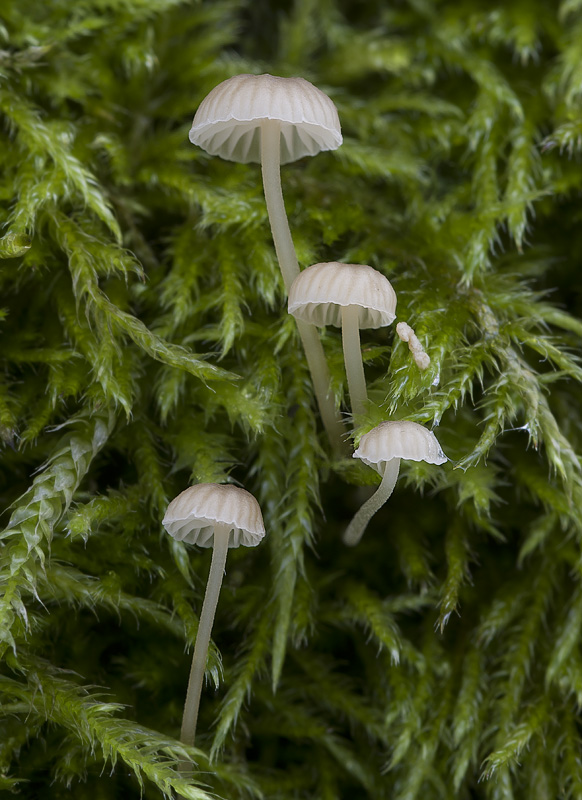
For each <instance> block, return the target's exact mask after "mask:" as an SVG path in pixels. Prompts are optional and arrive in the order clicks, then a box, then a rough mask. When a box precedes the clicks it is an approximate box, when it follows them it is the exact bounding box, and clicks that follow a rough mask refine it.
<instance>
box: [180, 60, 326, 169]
mask: <svg viewBox="0 0 582 800" xmlns="http://www.w3.org/2000/svg"><path fill="white" fill-rule="evenodd" d="M266 120H278V121H279V122H280V123H281V163H282V164H287V163H289V162H290V161H297V159H298V158H303V156H314V155H316V154H317V153H319V152H321V151H322V150H335V149H336V148H338V147H339V146H340V144H341V143H342V134H341V128H340V122H339V117H338V114H337V109H336V107H335V105H334V104H333V101H332V100H330V98H329V97H328V96H327V95H326V94H324V93H323V92H322V91H321V90H320V89H317V88H316V87H315V86H314V85H313V84H312V83H309V81H306V80H305V78H279V77H276V76H274V75H268V74H267V75H235V76H234V77H233V78H228V80H226V81H223V82H222V83H219V84H218V86H215V87H214V89H212V91H211V92H210V93H209V94H208V95H207V96H206V97H205V98H204V100H203V101H202V102H201V103H200V106H199V107H198V111H197V112H196V114H195V115H194V121H193V122H192V128H191V130H190V141H191V142H192V144H196V145H198V146H199V147H202V148H203V149H204V150H206V152H207V153H210V155H212V156H221V158H225V159H226V160H227V161H239V162H241V163H243V164H248V163H251V162H253V163H256V164H260V163H261V125H262V123H263V122H265V121H266Z"/></svg>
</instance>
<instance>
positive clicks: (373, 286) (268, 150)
mask: <svg viewBox="0 0 582 800" xmlns="http://www.w3.org/2000/svg"><path fill="white" fill-rule="evenodd" d="M190 141H191V142H192V143H193V144H195V145H198V146H199V147H202V148H203V149H204V150H206V151H207V152H208V153H210V154H211V155H218V156H221V157H222V158H224V159H226V160H228V161H238V162H241V163H250V162H254V163H260V164H261V170H262V175H263V187H264V191H265V200H266V204H267V211H268V214H269V221H270V224H271V231H272V234H273V240H274V244H275V250H276V253H277V259H278V261H279V265H280V268H281V273H282V276H283V282H284V284H285V288H286V290H287V294H288V298H289V302H288V309H289V313H290V314H293V316H294V317H295V319H296V321H297V327H298V330H299V335H300V338H301V341H302V344H303V348H304V351H305V356H306V360H307V363H308V366H309V369H310V372H311V377H312V381H313V387H314V392H315V396H316V399H317V403H318V407H319V411H320V415H321V419H322V423H323V425H324V428H325V430H326V433H327V435H328V437H329V440H330V443H331V446H332V448H333V450H334V452H336V453H338V452H341V449H342V446H343V445H344V443H345V440H346V438H347V434H346V431H345V428H344V425H343V422H342V420H341V417H340V415H339V412H338V410H337V409H336V407H335V403H334V400H333V397H332V394H331V388H330V374H329V369H328V366H327V361H326V358H325V353H324V351H323V347H322V344H321V340H320V338H319V334H318V332H317V327H323V326H326V325H334V326H337V327H341V329H342V342H343V352H344V361H345V368H346V375H347V381H348V391H349V397H350V404H351V411H352V419H353V420H354V421H355V422H358V421H359V420H362V419H363V418H365V414H366V410H367V404H368V396H367V391H366V381H365V377H364V367H363V362H362V353H361V349H360V333H359V331H360V329H361V328H379V327H382V326H385V325H390V324H391V323H392V322H393V321H394V319H395V318H396V313H395V312H396V293H395V291H394V289H393V288H392V285H391V284H390V282H389V281H388V280H387V278H386V277H385V276H384V275H382V274H381V273H380V272H378V271H377V270H375V269H373V268H372V267H369V266H366V265H363V264H343V263H339V262H328V263H322V264H314V265H313V266H310V267H307V269H304V270H302V271H301V270H300V269H299V265H298V263H297V256H296V254H295V248H294V246H293V240H292V238H291V232H290V229H289V222H288V219H287V214H286V212H285V206H284V203H283V192H282V188H281V172H280V166H281V164H285V163H288V162H291V161H296V160H297V159H299V158H303V157H304V156H313V155H316V154H317V153H319V152H321V151H323V150H335V149H336V148H338V147H339V146H340V145H341V143H342V135H341V129H340V123H339V118H338V113H337V109H336V107H335V105H334V104H333V102H332V100H331V99H330V98H329V97H328V96H327V95H326V94H324V93H323V92H322V91H321V90H319V89H317V88H316V87H315V86H313V85H312V84H311V83H309V82H308V81H306V80H305V79H304V78H280V77H274V76H272V75H236V76H235V77H233V78H229V79H228V80H226V81H223V82H222V83H220V84H219V85H218V86H216V87H215V88H214V89H213V90H212V91H211V92H210V94H209V95H208V96H207V97H206V98H205V99H204V100H203V101H202V103H201V104H200V107H199V108H198V111H197V112H196V115H195V117H194V122H193V124H192V129H191V131H190ZM397 334H398V336H399V337H400V338H401V339H402V341H404V342H407V343H408V346H409V349H410V352H411V354H412V357H413V358H414V360H415V362H416V364H417V365H418V367H419V369H426V368H427V367H428V366H429V364H430V359H429V357H428V355H427V354H426V353H425V352H424V350H423V347H422V345H421V343H420V342H419V340H418V338H417V336H416V335H415V333H414V331H413V330H412V328H411V327H410V326H409V325H407V323H405V322H400V323H399V324H398V325H397ZM353 457H354V458H359V459H361V460H362V461H363V462H364V463H365V464H367V465H368V466H370V467H372V468H373V469H375V470H376V471H377V472H378V473H379V474H380V475H381V476H382V481H381V483H380V486H379V487H378V489H377V490H376V492H375V493H374V494H373V495H372V497H370V498H369V499H368V500H367V501H366V502H365V503H364V504H363V506H362V507H361V508H360V510H359V511H358V512H357V514H356V515H355V516H354V518H353V520H352V521H351V522H350V524H349V525H348V527H347V529H346V531H345V533H344V542H345V543H346V544H347V545H356V544H357V543H358V542H359V541H360V539H361V537H362V534H363V533H364V530H365V529H366V526H367V524H368V522H369V521H370V519H371V518H372V516H373V515H374V514H375V513H376V511H378V509H379V508H380V507H381V506H382V505H383V504H384V503H385V502H386V501H387V500H388V498H389V497H390V495H391V494H392V491H393V489H394V486H395V484H396V480H397V478H398V472H399V468H400V461H401V459H410V460H413V461H426V462H428V463H429V464H443V463H444V462H445V461H446V460H447V459H446V456H445V455H444V453H443V451H442V449H441V447H440V445H439V443H438V441H437V439H436V437H435V435H434V433H432V432H431V431H429V430H427V429H426V428H424V427H423V426H422V425H419V424H418V423H416V422H408V421H402V420H399V421H386V422H382V423H381V424H380V425H378V426H377V427H375V428H373V429H372V430H371V431H369V432H368V433H366V434H364V435H363V436H362V437H361V439H360V442H359V446H358V449H357V450H356V451H355V452H354V454H353ZM163 525H164V527H165V528H166V530H167V531H168V533H169V534H170V535H171V536H173V537H174V538H175V539H177V540H179V541H184V542H188V543H190V544H198V545H200V546H201V547H212V548H213V551H212V563H211V567H210V574H209V577H208V583H207V587H206V593H205V595H204V602H203V605H202V612H201V614H200V624H199V628H198V633H197V636H196V644H195V647H194V656H193V660H192V669H191V672H190V680H189V683H188V691H187V696H186V704H185V707H184V716H183V720H182V731H181V740H182V742H184V743H185V744H189V745H192V744H194V738H195V734H196V722H197V718H198V707H199V704H200V694H201V690H202V684H203V680H204V672H205V668H206V659H207V654H208V645H209V643H210V633H211V630H212V624H213V621H214V615H215V612H216V606H217V603H218V595H219V593H220V587H221V583H222V577H223V573H224V567H225V563H226V555H227V551H228V548H229V547H238V546H239V545H240V544H242V545H246V546H247V547H254V546H255V545H257V544H258V543H259V542H260V541H261V539H262V538H263V536H264V535H265V527H264V523H263V518H262V514H261V509H260V507H259V504H258V503H257V501H256V499H255V498H254V497H253V495H251V494H250V493H249V492H247V491H245V490H244V489H241V488H238V487H236V486H233V485H231V484H227V485H221V484H208V483H203V484H198V485H196V486H191V487H189V488H188V489H186V490H185V491H183V492H182V493H181V494H179V495H178V497H176V498H175V499H174V500H172V502H171V503H170V505H169V506H168V509H167V511H166V514H165V516H164V519H163Z"/></svg>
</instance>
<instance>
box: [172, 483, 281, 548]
mask: <svg viewBox="0 0 582 800" xmlns="http://www.w3.org/2000/svg"><path fill="white" fill-rule="evenodd" d="M218 524H226V525H230V526H232V530H231V532H230V538H229V540H228V546H229V547H238V546H239V545H241V544H243V545H245V547H255V546H256V545H257V544H258V543H259V542H260V541H261V539H262V538H263V536H264V535H265V525H264V523H263V515H262V514H261V509H260V506H259V504H258V503H257V501H256V500H255V498H254V497H253V495H252V494H251V493H250V492H247V491H245V489H239V488H238V487H237V486H231V485H230V484H219V483H199V484H198V485H197V486H190V487H189V488H188V489H185V490H184V491H183V492H181V493H180V494H179V495H178V497H175V498H174V499H173V500H172V502H171V503H170V505H169V506H168V509H167V511H166V514H165V516H164V519H163V520H162V525H163V526H164V528H165V529H166V530H167V531H168V533H169V534H170V536H173V537H174V539H177V540H178V541H179V542H188V543H189V544H197V545H200V547H212V544H213V540H214V526H215V525H218Z"/></svg>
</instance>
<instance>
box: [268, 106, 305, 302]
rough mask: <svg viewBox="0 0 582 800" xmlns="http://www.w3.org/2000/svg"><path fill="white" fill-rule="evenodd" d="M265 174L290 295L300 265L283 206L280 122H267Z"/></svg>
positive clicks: (274, 236)
mask: <svg viewBox="0 0 582 800" xmlns="http://www.w3.org/2000/svg"><path fill="white" fill-rule="evenodd" d="M261 170H262V173H263V189H264V192H265V202H266V203H267V213H268V214H269V222H270V224H271V232H272V234H273V241H274V243H275V252H276V253H277V260H278V261H279V267H280V269H281V274H282V275H283V283H284V284H285V289H286V290H287V294H289V289H290V288H291V284H292V283H293V281H294V280H295V278H296V277H297V276H298V275H299V264H298V263H297V255H296V254H295V247H294V245H293V239H292V238H291V231H290V230H289V220H288V219H287V212H286V211H285V203H284V202H283V189H282V187H281V123H280V122H279V121H278V120H273V119H272V120H265V121H264V123H263V125H262V128H261Z"/></svg>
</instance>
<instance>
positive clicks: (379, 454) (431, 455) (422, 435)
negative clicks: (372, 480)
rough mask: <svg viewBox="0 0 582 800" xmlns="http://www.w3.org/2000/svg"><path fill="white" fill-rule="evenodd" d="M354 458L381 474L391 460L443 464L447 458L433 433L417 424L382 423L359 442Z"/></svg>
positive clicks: (402, 422)
mask: <svg viewBox="0 0 582 800" xmlns="http://www.w3.org/2000/svg"><path fill="white" fill-rule="evenodd" d="M354 458H359V459H361V460H362V461H363V462H364V464H367V465H368V466H369V467H373V468H374V469H375V470H377V471H378V472H379V473H380V474H382V473H383V472H384V469H385V468H386V462H387V461H391V460H392V459H393V458H404V459H408V460H409V461H427V462H428V463H429V464H444V463H445V461H447V457H446V456H445V454H444V453H443V451H442V449H441V446H440V444H439V443H438V441H437V438H436V436H435V435H434V433H433V432H432V431H429V430H427V429H426V428H423V426H422V425H419V424H418V422H406V421H399V422H381V423H380V424H379V425H377V426H376V427H375V428H372V430H371V431H370V432H369V433H365V434H364V435H363V436H362V438H361V439H360V444H359V447H358V449H357V450H356V452H355V453H354Z"/></svg>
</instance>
